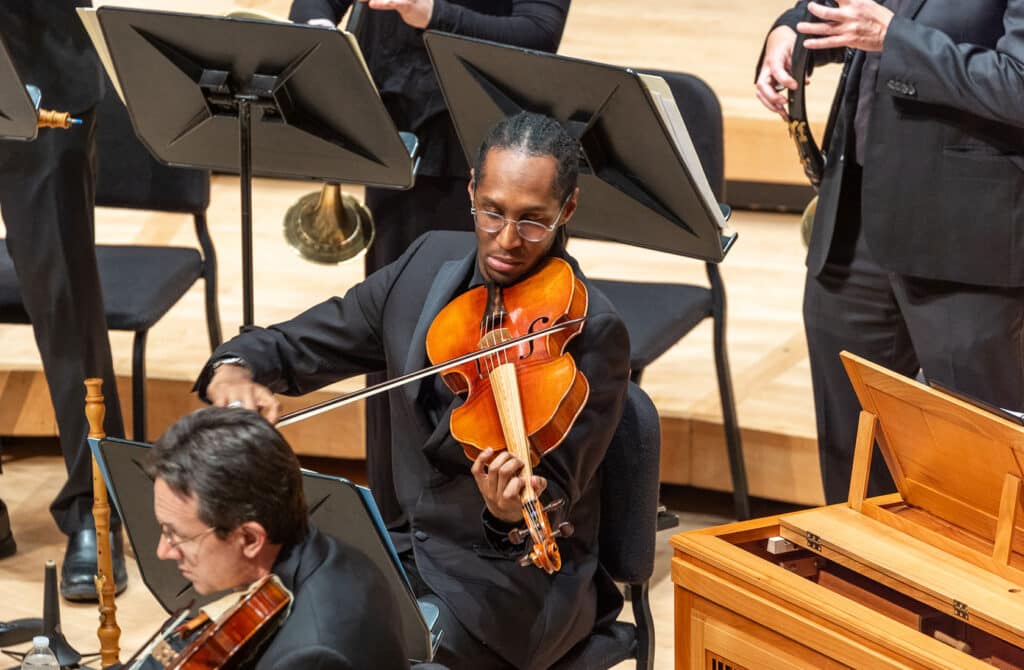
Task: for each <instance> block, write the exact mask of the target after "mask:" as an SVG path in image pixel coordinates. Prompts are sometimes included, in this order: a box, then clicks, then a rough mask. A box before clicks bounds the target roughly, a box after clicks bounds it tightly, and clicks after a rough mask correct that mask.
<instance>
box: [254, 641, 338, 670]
mask: <svg viewBox="0 0 1024 670" xmlns="http://www.w3.org/2000/svg"><path fill="white" fill-rule="evenodd" d="M271 668H272V670H295V669H296V668H302V670H358V669H357V668H355V666H353V665H352V664H351V663H350V662H349V660H348V659H347V658H345V657H344V656H343V655H342V654H340V653H338V652H337V651H335V650H334V649H331V648H330V647H325V646H319V645H318V646H313V647H306V648H305V649H300V650H298V651H295V652H292V653H290V654H287V655H285V656H282V657H281V658H280V659H279V660H278V661H277V662H276V663H274V665H273V666H271Z"/></svg>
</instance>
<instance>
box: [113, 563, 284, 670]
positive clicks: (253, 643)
mask: <svg viewBox="0 0 1024 670" xmlns="http://www.w3.org/2000/svg"><path fill="white" fill-rule="evenodd" d="M291 602H292V594H291V593H290V592H289V591H288V589H286V588H285V587H284V585H283V584H281V580H280V579H278V577H277V575H273V574H271V575H267V576H266V577H263V578H262V579H260V580H259V581H257V582H256V583H255V584H253V586H252V587H251V588H250V589H249V590H248V591H247V592H246V593H245V595H243V596H242V597H241V598H240V599H239V601H238V602H237V603H235V604H234V605H232V607H231V608H230V609H228V610H227V611H226V612H224V614H222V615H221V616H220V617H218V618H217V620H216V621H213V620H212V619H210V617H209V615H208V614H206V613H205V612H201V613H200V614H199V615H198V616H196V617H194V618H192V619H189V620H187V621H186V620H185V616H186V615H185V614H179V615H176V616H174V617H172V618H171V623H170V625H168V626H166V627H165V628H164V629H163V630H162V631H161V632H160V633H158V634H157V635H156V636H155V637H154V638H153V639H152V640H150V642H149V643H147V645H146V646H145V647H143V649H142V650H141V651H140V652H139V654H137V655H136V657H134V658H133V659H131V660H129V661H128V662H127V663H125V665H124V667H125V668H126V669H127V670H214V669H221V670H232V669H234V668H242V667H248V664H249V663H251V662H252V661H253V660H254V658H253V657H254V656H255V655H256V654H257V653H258V652H259V650H260V649H261V648H262V647H263V645H264V644H265V643H266V642H267V641H268V640H270V638H271V637H272V636H273V635H274V633H276V632H277V629H278V628H280V627H281V625H282V624H283V623H284V620H285V619H286V618H287V617H288V613H289V611H290V609H291Z"/></svg>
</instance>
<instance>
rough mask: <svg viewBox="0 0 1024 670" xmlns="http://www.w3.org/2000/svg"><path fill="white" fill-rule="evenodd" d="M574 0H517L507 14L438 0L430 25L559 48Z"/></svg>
mask: <svg viewBox="0 0 1024 670" xmlns="http://www.w3.org/2000/svg"><path fill="white" fill-rule="evenodd" d="M569 1H570V0H513V2H512V11H511V13H510V14H508V15H506V16H497V15H493V14H484V13H482V12H477V11H473V10H472V9H469V8H468V7H463V6H462V5H457V4H455V3H453V2H450V1H449V0H434V11H433V13H432V14H431V16H430V24H429V25H428V26H427V27H428V28H430V29H433V30H443V31H445V32H449V33H455V34H457V35H465V36H467V37H477V38H480V39H485V40H490V41H492V42H500V43H502V44H511V45H513V46H518V47H526V48H528V49H537V50H540V51H550V52H555V51H557V50H558V45H559V43H560V42H561V41H562V30H563V29H564V28H565V19H566V16H567V15H568V13H569Z"/></svg>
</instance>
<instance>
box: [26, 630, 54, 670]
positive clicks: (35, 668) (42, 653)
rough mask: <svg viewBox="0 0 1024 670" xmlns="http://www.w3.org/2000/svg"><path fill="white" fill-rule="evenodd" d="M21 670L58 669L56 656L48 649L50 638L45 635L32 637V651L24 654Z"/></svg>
mask: <svg viewBox="0 0 1024 670" xmlns="http://www.w3.org/2000/svg"><path fill="white" fill-rule="evenodd" d="M21 670H60V663H58V662H57V657H56V656H54V655H53V652H52V651H50V638H48V637H46V636H45V635H36V636H35V637H34V638H32V651H30V652H28V653H27V654H25V660H23V661H22V662H21Z"/></svg>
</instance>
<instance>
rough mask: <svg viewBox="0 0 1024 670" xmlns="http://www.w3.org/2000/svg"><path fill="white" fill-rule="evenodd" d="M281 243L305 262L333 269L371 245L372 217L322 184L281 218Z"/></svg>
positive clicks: (337, 188) (337, 189)
mask: <svg viewBox="0 0 1024 670" xmlns="http://www.w3.org/2000/svg"><path fill="white" fill-rule="evenodd" d="M284 239H285V241H287V242H288V244H289V246H291V247H292V248H293V249H295V250H296V251H298V252H299V255H300V256H302V257H303V258H305V259H306V260H309V261H313V262H314V263H323V264H325V265H334V264H337V263H341V262H343V261H347V260H349V259H351V258H355V257H356V256H358V255H359V254H361V253H362V252H364V251H365V250H366V248H367V247H369V246H370V244H372V243H373V216H372V215H371V214H370V210H369V209H367V208H366V206H365V205H364V204H362V203H361V202H359V201H358V200H356V199H355V198H354V197H353V196H351V195H349V194H347V193H342V192H341V185H340V184H324V187H323V189H322V190H321V191H320V192H319V193H307V194H306V195H304V196H302V197H301V198H299V199H298V201H296V203H295V204H294V205H292V206H291V207H290V208H289V209H288V212H287V214H285V216H284Z"/></svg>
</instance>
